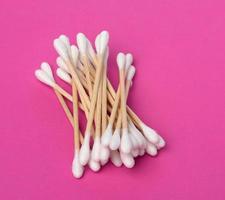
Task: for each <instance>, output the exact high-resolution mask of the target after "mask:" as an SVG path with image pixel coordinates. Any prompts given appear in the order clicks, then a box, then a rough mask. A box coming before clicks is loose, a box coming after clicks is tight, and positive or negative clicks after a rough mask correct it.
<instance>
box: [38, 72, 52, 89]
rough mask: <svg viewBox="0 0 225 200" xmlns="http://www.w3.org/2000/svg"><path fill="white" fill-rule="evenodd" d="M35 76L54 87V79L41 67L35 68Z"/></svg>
mask: <svg viewBox="0 0 225 200" xmlns="http://www.w3.org/2000/svg"><path fill="white" fill-rule="evenodd" d="M35 76H36V78H37V79H38V80H39V81H41V82H42V83H45V84H46V85H48V86H50V87H54V84H55V83H54V81H53V80H52V79H51V78H50V77H49V76H48V75H47V74H46V72H44V71H43V70H41V69H37V70H35Z"/></svg>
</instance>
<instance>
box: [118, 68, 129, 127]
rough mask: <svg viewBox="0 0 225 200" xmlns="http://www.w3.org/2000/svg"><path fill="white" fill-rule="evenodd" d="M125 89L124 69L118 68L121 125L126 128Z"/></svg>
mask: <svg viewBox="0 0 225 200" xmlns="http://www.w3.org/2000/svg"><path fill="white" fill-rule="evenodd" d="M126 105H127V104H126V91H125V70H124V69H120V108H121V114H122V127H123V129H127V128H128V122H127V109H126V107H127V106H126Z"/></svg>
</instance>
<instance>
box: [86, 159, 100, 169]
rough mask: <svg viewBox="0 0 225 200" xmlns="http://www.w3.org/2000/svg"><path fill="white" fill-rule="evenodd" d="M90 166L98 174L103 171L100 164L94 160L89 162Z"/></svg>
mask: <svg viewBox="0 0 225 200" xmlns="http://www.w3.org/2000/svg"><path fill="white" fill-rule="evenodd" d="M88 165H89V167H90V169H91V170H92V171H94V172H98V171H99V170H100V169H101V165H100V163H99V162H97V161H95V160H92V159H90V161H89V162H88Z"/></svg>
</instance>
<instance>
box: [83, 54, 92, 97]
mask: <svg viewBox="0 0 225 200" xmlns="http://www.w3.org/2000/svg"><path fill="white" fill-rule="evenodd" d="M82 62H83V63H84V73H85V76H86V81H87V86H88V92H89V97H91V96H92V83H91V77H90V72H89V61H88V58H87V56H83V57H82Z"/></svg>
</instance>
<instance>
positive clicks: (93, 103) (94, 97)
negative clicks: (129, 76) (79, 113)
mask: <svg viewBox="0 0 225 200" xmlns="http://www.w3.org/2000/svg"><path fill="white" fill-rule="evenodd" d="M101 72H102V57H101V58H99V66H98V67H97V71H96V76H95V83H94V87H93V95H92V97H91V105H90V111H89V115H88V119H87V125H86V130H85V132H86V133H87V132H89V131H90V130H91V127H92V123H93V120H94V112H95V106H96V101H97V95H98V90H99V82H100V78H101Z"/></svg>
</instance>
